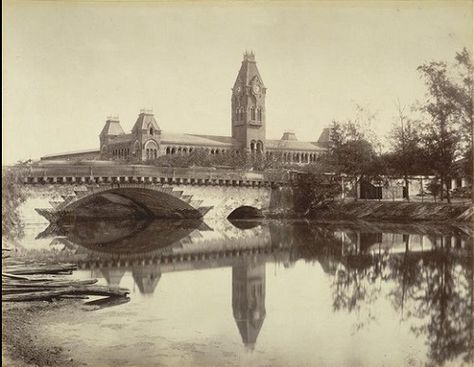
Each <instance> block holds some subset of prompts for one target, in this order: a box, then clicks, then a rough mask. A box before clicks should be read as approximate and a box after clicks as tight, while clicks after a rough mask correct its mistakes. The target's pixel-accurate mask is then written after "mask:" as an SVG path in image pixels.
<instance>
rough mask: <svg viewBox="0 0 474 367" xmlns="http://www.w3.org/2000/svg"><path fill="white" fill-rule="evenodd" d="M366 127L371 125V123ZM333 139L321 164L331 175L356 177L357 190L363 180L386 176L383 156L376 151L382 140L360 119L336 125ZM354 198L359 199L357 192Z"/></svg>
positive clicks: (355, 186) (331, 136) (333, 127)
mask: <svg viewBox="0 0 474 367" xmlns="http://www.w3.org/2000/svg"><path fill="white" fill-rule="evenodd" d="M370 118H371V117H369V121H368V122H370ZM365 123H366V124H367V125H368V123H367V121H365ZM329 139H330V141H329V149H328V151H327V152H326V154H324V155H323V156H322V158H321V159H320V162H319V163H320V164H322V165H324V166H325V167H326V168H327V169H328V170H329V171H331V172H334V173H344V174H347V175H348V176H349V177H352V178H353V182H352V184H353V188H354V190H357V185H358V184H359V183H360V181H361V180H362V179H364V178H372V177H376V176H379V175H380V174H381V173H382V172H381V167H382V166H381V164H380V156H379V155H378V154H377V153H376V151H375V148H374V146H377V145H378V140H377V138H376V136H375V135H374V134H373V133H372V131H371V130H370V129H369V128H368V127H367V126H364V124H363V123H361V121H360V119H359V118H356V119H355V120H353V121H352V120H349V121H346V122H338V121H333V123H332V126H331V133H330V137H329ZM354 197H356V198H357V193H356V192H354Z"/></svg>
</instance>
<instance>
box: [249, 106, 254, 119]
mask: <svg viewBox="0 0 474 367" xmlns="http://www.w3.org/2000/svg"><path fill="white" fill-rule="evenodd" d="M250 118H251V119H252V120H255V107H253V106H252V107H251V108H250Z"/></svg>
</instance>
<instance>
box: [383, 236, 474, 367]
mask: <svg viewBox="0 0 474 367" xmlns="http://www.w3.org/2000/svg"><path fill="white" fill-rule="evenodd" d="M440 240H441V241H439V247H437V248H436V249H435V250H434V251H433V252H431V253H430V254H428V255H427V256H424V257H423V258H422V259H419V260H418V261H411V262H410V261H404V263H403V267H404V268H408V270H402V271H400V264H396V263H392V267H393V269H394V270H395V271H394V272H393V273H392V274H393V275H394V278H395V279H397V280H398V281H399V282H400V283H401V284H400V286H401V287H400V288H401V289H403V290H405V291H404V292H401V293H399V294H396V293H394V294H392V296H393V297H394V299H395V301H394V306H395V307H396V308H399V307H400V308H401V309H403V307H404V305H409V306H411V307H410V310H409V313H408V315H410V316H411V317H412V318H413V317H414V318H418V319H420V320H422V324H421V326H414V327H412V330H413V332H414V333H415V334H416V335H417V336H421V335H426V338H427V343H428V345H429V359H430V361H431V363H432V364H433V365H442V364H444V363H446V362H449V361H453V360H456V359H457V358H459V357H462V359H463V360H464V361H465V362H466V363H468V362H472V361H473V347H474V345H473V342H474V339H473V327H474V325H473V311H474V309H473V289H472V286H473V284H472V281H473V280H472V279H473V278H472V277H473V269H472V252H471V253H470V257H466V256H459V254H456V253H455V252H454V251H455V250H454V249H453V248H452V247H451V244H450V241H449V240H448V239H447V238H446V237H441V239H440Z"/></svg>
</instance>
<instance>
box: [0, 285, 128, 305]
mask: <svg viewBox="0 0 474 367" xmlns="http://www.w3.org/2000/svg"><path fill="white" fill-rule="evenodd" d="M128 293H129V291H128V289H124V288H117V287H107V286H97V285H91V286H82V287H66V288H59V289H55V290H48V291H39V292H28V293H22V294H6V295H2V302H24V301H42V300H50V299H52V298H58V297H60V296H63V295H90V296H108V297H110V296H116V297H125V296H126V295H127V294H128Z"/></svg>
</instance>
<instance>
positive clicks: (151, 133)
mask: <svg viewBox="0 0 474 367" xmlns="http://www.w3.org/2000/svg"><path fill="white" fill-rule="evenodd" d="M150 135H153V128H152V127H150Z"/></svg>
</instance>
